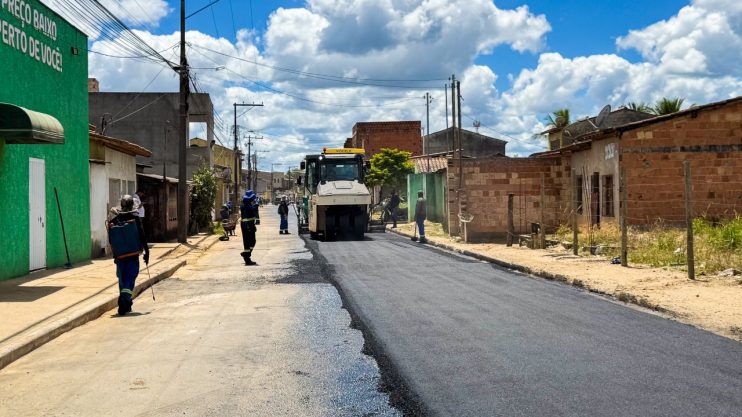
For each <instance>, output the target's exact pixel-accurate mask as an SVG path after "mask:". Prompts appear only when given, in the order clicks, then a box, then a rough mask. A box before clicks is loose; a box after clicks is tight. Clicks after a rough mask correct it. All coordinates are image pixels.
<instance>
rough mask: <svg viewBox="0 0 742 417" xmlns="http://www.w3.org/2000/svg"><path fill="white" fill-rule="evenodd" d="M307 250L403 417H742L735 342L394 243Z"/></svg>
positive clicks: (377, 240) (376, 239)
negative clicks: (393, 389) (332, 285)
mask: <svg viewBox="0 0 742 417" xmlns="http://www.w3.org/2000/svg"><path fill="white" fill-rule="evenodd" d="M308 245H309V247H310V248H311V249H312V250H313V251H315V252H317V253H319V254H321V256H320V258H324V259H325V260H326V262H327V263H328V265H329V267H330V270H332V271H334V272H333V279H334V280H335V281H336V283H337V284H338V285H339V287H340V288H341V292H342V293H343V296H344V300H345V302H346V305H347V306H348V307H349V308H350V310H351V313H352V314H353V315H354V316H356V317H357V318H358V319H359V321H360V322H361V323H362V326H364V327H365V330H366V332H367V335H370V336H371V340H370V342H371V346H372V347H373V349H374V351H375V355H376V356H377V359H378V360H379V363H380V364H382V366H383V367H384V368H386V371H387V372H389V373H390V375H391V377H390V378H391V380H393V381H396V383H397V385H398V386H397V389H398V390H399V391H401V392H402V395H403V397H405V398H407V400H408V402H410V403H411V404H408V406H410V407H411V408H410V410H411V411H412V412H413V413H419V414H424V415H435V416H612V417H613V416H674V417H678V416H688V417H690V416H693V417H697V416H741V415H742V344H740V343H738V342H735V341H732V340H728V339H725V338H722V337H720V336H716V335H714V334H711V333H708V332H705V331H702V330H698V329H696V328H693V327H690V326H687V325H683V324H680V323H677V322H674V321H671V320H668V319H666V318H663V317H659V316H657V315H654V314H650V313H648V312H646V311H642V310H638V309H635V308H630V307H627V306H625V305H622V304H618V303H615V302H612V301H610V300H607V299H604V298H602V297H599V296H595V295H592V294H590V293H587V292H584V291H581V290H579V289H576V288H574V287H569V286H566V285H561V284H559V283H555V282H551V281H546V280H542V279H537V278H532V277H528V276H525V275H522V274H517V273H512V272H509V271H505V270H502V269H499V268H497V267H493V266H492V265H490V264H487V263H482V262H479V261H476V260H473V259H471V258H466V257H461V256H457V255H453V254H449V253H445V252H442V251H439V250H435V249H432V248H430V247H427V246H421V245H420V244H418V243H413V242H411V241H410V240H409V239H404V238H401V237H398V236H394V235H389V234H386V235H385V234H371V235H369V236H367V239H366V240H364V241H356V242H347V241H343V242H313V241H310V242H309V243H308ZM367 342H368V341H367Z"/></svg>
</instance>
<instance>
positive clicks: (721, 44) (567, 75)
mask: <svg viewBox="0 0 742 417" xmlns="http://www.w3.org/2000/svg"><path fill="white" fill-rule="evenodd" d="M48 1H53V0H48ZM139 3H141V4H142V5H144V2H143V1H142V0H139ZM550 29H551V28H550V25H549V23H548V21H547V20H546V17H545V16H543V15H534V14H533V13H531V12H530V11H529V9H528V8H527V7H525V6H524V7H519V8H516V9H499V8H497V7H496V6H495V5H494V3H493V2H492V1H490V0H469V1H464V0H457V1H453V0H448V1H447V0H425V1H416V0H308V1H307V3H306V6H305V7H304V8H293V9H277V10H276V11H274V12H273V13H272V14H271V16H270V19H269V22H268V27H267V30H266V32H265V33H263V34H261V35H260V37H259V36H258V34H257V33H253V32H249V31H247V30H244V29H243V30H240V31H239V32H238V39H237V41H236V42H231V41H229V40H227V39H223V38H222V39H216V38H214V37H213V36H209V35H206V34H203V33H200V32H197V31H191V32H188V33H187V40H188V42H189V43H191V44H193V45H194V46H193V47H191V48H189V51H188V57H189V63H190V65H191V67H193V68H194V74H195V77H196V78H197V79H198V82H199V84H200V85H201V87H202V89H203V90H205V91H207V92H210V93H211V95H212V101H213V102H214V104H215V108H216V109H217V111H218V112H219V114H220V116H221V118H222V119H223V120H224V121H225V123H226V124H227V125H229V124H231V123H232V118H233V114H232V103H234V102H242V101H245V102H252V101H255V102H262V103H263V104H264V105H265V107H261V108H255V109H253V110H251V111H250V112H249V113H247V114H246V115H245V116H244V117H243V118H242V119H241V120H240V121H239V124H241V125H244V126H245V127H246V128H248V129H251V130H255V131H260V132H264V133H265V134H266V138H265V139H262V140H259V141H257V142H256V144H255V146H256V147H257V149H261V150H265V151H268V152H267V153H264V154H261V156H260V157H261V158H262V160H263V161H272V162H276V163H285V164H292V165H296V164H297V163H298V160H299V159H300V156H301V155H303V154H306V153H308V152H315V151H316V150H317V149H319V148H321V147H322V146H339V145H341V144H342V143H343V141H344V140H345V138H346V137H348V136H350V135H351V128H352V126H353V124H354V123H356V122H359V121H373V120H421V121H422V124H423V126H425V114H426V112H425V101H424V99H423V98H422V97H423V95H424V94H425V92H426V91H430V93H431V95H432V96H433V97H434V101H433V102H432V103H431V105H430V124H431V131H436V130H439V129H443V128H445V126H446V120H445V114H446V108H445V105H446V102H447V101H448V102H449V103H448V105H449V107H450V90H449V96H448V97H444V96H443V83H445V82H446V81H445V78H446V77H447V76H448V75H449V74H450V73H451V72H455V73H456V74H457V78H459V79H461V81H462V84H461V86H462V95H463V98H464V101H463V103H462V105H463V109H464V118H463V125H464V127H465V128H467V129H473V127H472V122H473V120H472V119H475V120H479V121H481V122H482V128H481V129H480V132H482V133H484V134H488V135H492V136H496V137H499V138H502V139H505V140H508V141H509V142H510V143H509V144H508V153H510V154H514V153H517V154H519V155H521V156H523V155H528V154H530V153H533V152H536V151H539V150H543V147H544V142H543V140H541V139H534V138H533V137H532V135H533V134H534V133H537V132H539V131H541V130H543V127H544V125H543V117H544V116H545V114H546V113H548V112H550V111H552V110H554V109H556V108H559V107H568V108H570V109H571V110H572V114H573V115H574V117H576V118H577V117H584V116H589V115H594V114H595V113H597V111H598V110H599V109H600V108H601V107H602V106H603V105H605V104H611V105H613V106H614V107H615V106H619V105H621V104H624V103H626V102H627V101H645V102H654V101H655V100H656V99H658V98H660V97H663V96H678V97H684V98H685V99H686V103H687V104H690V103H699V104H700V103H707V102H710V101H715V100H721V99H725V98H728V97H731V96H736V95H740V94H742V72H741V71H742V62H740V61H741V59H740V57H739V51H740V50H742V44H740V36H741V35H740V34H741V31H742V2H740V1H736V0H696V1H694V2H693V3H692V4H691V5H690V6H687V7H684V8H682V9H681V10H679V11H678V13H677V15H675V16H673V17H671V18H669V19H667V20H665V21H661V22H657V23H655V24H653V25H649V26H647V27H646V28H641V29H637V30H633V31H629V32H628V33H627V34H626V35H625V36H623V37H621V38H619V39H618V40H617V43H616V45H617V47H618V51H617V52H616V53H610V51H607V53H605V54H600V55H590V56H577V57H571V58H568V57H565V56H563V55H562V54H560V53H558V52H548V53H543V54H541V55H540V56H539V59H538V63H537V65H536V66H535V67H533V68H526V69H523V70H522V71H520V73H516V74H512V75H510V74H508V75H507V79H508V80H510V84H509V87H508V88H504V89H501V90H500V91H498V89H497V88H496V87H495V82H496V81H497V79H498V75H499V76H502V75H503V74H496V73H495V72H494V71H493V70H492V69H491V68H489V67H487V66H483V65H477V64H475V60H476V58H477V57H481V56H482V55H486V54H490V53H494V51H495V50H496V48H498V47H503V46H504V47H509V48H511V49H513V50H515V51H520V52H526V53H528V52H537V51H538V50H540V48H541V47H542V46H543V45H544V43H545V34H546V33H547V32H548V31H549V30H550ZM137 33H138V34H139V35H140V36H141V37H142V38H143V39H144V40H145V41H146V42H147V43H148V44H150V45H151V46H152V47H153V48H154V49H156V50H166V49H167V48H169V47H171V46H173V45H175V44H176V43H177V42H178V34H177V33H172V34H159V35H153V34H151V33H149V32H147V31H141V32H137ZM204 48H208V49H210V50H212V51H216V52H212V51H208V50H206V49H204ZM628 49H635V50H636V51H638V52H639V54H640V55H641V57H642V60H641V61H640V62H630V61H629V60H628V59H626V58H624V57H622V56H621V54H622V52H624V51H625V50H628ZM93 50H96V51H99V52H104V53H110V54H113V55H120V52H118V51H117V49H116V48H115V47H113V46H112V45H108V44H106V43H105V42H101V41H97V42H95V43H94V44H93ZM219 53H222V54H225V55H228V56H233V57H237V58H241V59H243V60H247V61H256V62H258V64H255V63H250V62H245V61H242V60H240V59H236V58H230V57H228V56H224V55H219ZM163 54H164V55H165V56H166V57H167V58H169V59H171V60H173V61H175V62H177V51H166V52H164V53H163ZM269 66H279V67H287V68H293V69H296V70H300V71H303V72H305V73H318V74H334V75H338V76H345V77H358V78H364V79H435V81H432V82H425V83H414V82H396V83H395V84H405V85H410V84H413V85H421V84H422V85H429V86H431V87H433V86H435V87H434V88H431V89H430V90H425V89H410V88H384V87H378V86H376V87H374V86H368V85H357V84H355V85H354V84H342V83H338V82H336V81H328V80H322V79H317V78H313V77H308V76H306V75H297V74H295V73H287V72H284V71H279V70H276V69H272V68H270V67H269ZM221 67H224V68H225V69H221V70H216V68H221ZM199 68H203V69H199ZM209 68H210V69H209ZM161 69H162V66H159V65H156V64H152V63H148V62H141V61H138V60H131V59H118V58H110V57H105V56H102V55H96V54H91V55H90V74H91V75H92V76H96V77H98V78H99V79H100V81H101V86H102V88H103V90H104V91H105V90H107V91H141V90H142V88H144V86H145V85H147V84H148V83H149V82H150V81H151V80H152V79H153V78H154V77H155V75H156V74H157V73H158V72H159V71H160V70H161ZM441 78H443V79H441ZM369 83H370V84H375V83H376V84H379V83H377V82H372V81H369ZM177 84H178V83H177V77H176V76H175V75H174V73H173V72H172V71H171V70H169V69H164V70H162V73H160V75H159V76H158V77H157V79H156V81H154V82H153V83H152V84H151V86H150V87H149V88H148V91H156V90H160V91H177ZM265 87H268V88H272V89H275V90H280V91H279V92H276V91H270V90H268V89H266V88H265ZM281 92H286V93H287V94H288V95H287V94H282V93H281ZM292 96H293V97H292ZM323 103H329V104H334V105H325V104H323ZM449 117H450V114H449ZM226 127H228V126H226ZM219 134H220V136H221V137H222V139H225V140H228V141H229V143H231V139H228V138H227V137H228V131H227V130H224V131H222V132H219ZM261 168H264V169H265V168H267V167H266V165H263V164H261Z"/></svg>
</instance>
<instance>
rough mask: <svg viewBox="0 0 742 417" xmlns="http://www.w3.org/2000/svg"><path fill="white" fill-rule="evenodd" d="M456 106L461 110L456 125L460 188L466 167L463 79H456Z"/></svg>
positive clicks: (462, 186)
mask: <svg viewBox="0 0 742 417" xmlns="http://www.w3.org/2000/svg"><path fill="white" fill-rule="evenodd" d="M456 108H457V109H458V110H459V113H458V117H459V120H458V124H457V125H456V138H457V139H458V140H457V142H458V147H459V174H461V175H459V189H462V188H464V168H463V159H462V155H463V153H464V147H463V146H462V145H461V81H456Z"/></svg>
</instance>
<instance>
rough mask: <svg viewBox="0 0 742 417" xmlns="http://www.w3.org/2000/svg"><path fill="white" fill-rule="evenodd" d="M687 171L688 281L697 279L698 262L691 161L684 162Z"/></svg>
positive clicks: (684, 168)
mask: <svg viewBox="0 0 742 417" xmlns="http://www.w3.org/2000/svg"><path fill="white" fill-rule="evenodd" d="M683 170H684V171H685V227H686V229H687V230H688V242H687V243H686V250H685V252H686V258H687V260H688V279H692V280H695V279H696V262H695V255H694V251H693V201H692V200H693V195H692V193H693V187H692V186H691V181H690V179H691V173H690V161H687V160H686V161H683Z"/></svg>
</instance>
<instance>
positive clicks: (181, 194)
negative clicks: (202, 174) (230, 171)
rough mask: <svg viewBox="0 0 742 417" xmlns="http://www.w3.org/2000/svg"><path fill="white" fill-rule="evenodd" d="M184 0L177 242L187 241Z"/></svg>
mask: <svg viewBox="0 0 742 417" xmlns="http://www.w3.org/2000/svg"><path fill="white" fill-rule="evenodd" d="M185 22H186V16H185V0H180V67H179V69H178V71H179V73H180V120H179V127H180V146H178V242H180V243H187V238H188V213H187V211H186V201H187V198H188V183H187V182H186V148H187V147H188V87H189V86H188V60H187V59H186V41H185Z"/></svg>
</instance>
